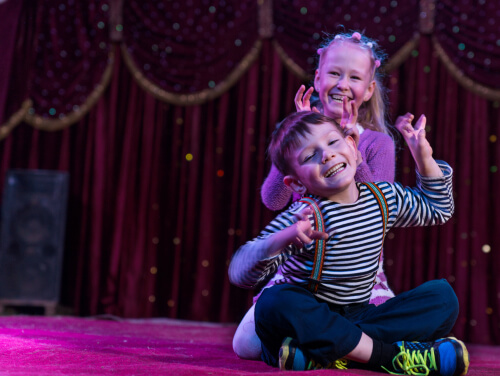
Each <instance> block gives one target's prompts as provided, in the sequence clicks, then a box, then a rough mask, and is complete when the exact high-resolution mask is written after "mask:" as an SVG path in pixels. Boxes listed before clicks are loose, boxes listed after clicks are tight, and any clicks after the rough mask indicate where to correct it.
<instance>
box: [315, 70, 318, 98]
mask: <svg viewBox="0 0 500 376" xmlns="http://www.w3.org/2000/svg"><path fill="white" fill-rule="evenodd" d="M314 90H316V91H317V92H318V93H319V69H316V72H315V73H314Z"/></svg>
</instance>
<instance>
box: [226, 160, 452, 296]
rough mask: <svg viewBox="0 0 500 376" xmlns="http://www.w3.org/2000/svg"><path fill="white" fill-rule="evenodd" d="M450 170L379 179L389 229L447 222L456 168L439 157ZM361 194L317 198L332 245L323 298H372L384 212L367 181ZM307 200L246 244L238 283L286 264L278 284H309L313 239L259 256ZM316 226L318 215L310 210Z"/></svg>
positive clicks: (236, 260)
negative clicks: (342, 199)
mask: <svg viewBox="0 0 500 376" xmlns="http://www.w3.org/2000/svg"><path fill="white" fill-rule="evenodd" d="M438 164H439V166H440V168H441V170H442V171H443V174H444V176H443V177H441V178H428V177H422V176H420V175H419V174H418V172H417V187H415V188H409V187H403V186H402V185H401V184H400V183H394V184H391V183H387V182H377V183H375V184H377V186H378V187H379V188H380V189H381V190H382V192H383V193H384V196H385V199H386V201H387V204H388V210H389V218H388V223H387V228H386V232H387V231H389V230H390V229H391V228H392V227H410V226H431V225H437V224H443V223H445V222H446V221H447V220H448V219H449V218H450V217H451V215H452V214H453V211H454V203H453V195H452V169H451V167H450V166H449V165H448V164H446V163H445V162H438ZM356 184H357V187H358V190H359V197H358V200H357V201H356V202H355V203H352V204H339V203H336V202H332V201H330V200H328V199H325V198H320V197H317V196H309V197H312V198H314V199H315V200H316V201H317V202H318V205H319V207H320V209H321V212H322V214H323V218H324V221H325V228H326V230H325V232H327V233H328V235H329V237H328V239H327V240H326V251H325V258H324V264H323V272H322V274H321V278H320V283H319V286H318V291H317V292H316V293H315V295H316V296H317V297H318V298H319V299H322V300H325V301H327V302H330V303H334V304H338V305H348V304H353V303H360V302H365V301H368V300H369V298H370V294H371V290H372V288H373V286H374V282H375V276H376V273H377V269H378V266H379V258H380V253H381V251H382V245H383V238H384V234H383V232H384V230H383V225H384V224H383V217H382V214H381V212H380V208H379V204H378V201H377V200H376V198H375V196H374V195H373V193H372V192H371V191H370V190H369V189H368V188H367V187H366V186H365V185H363V184H360V183H356ZM306 205H307V204H304V203H301V202H295V203H293V204H292V205H291V206H290V207H289V208H288V209H287V210H286V211H284V212H282V213H281V214H280V215H278V216H277V217H276V218H275V219H274V220H273V221H272V222H271V223H270V224H269V225H268V226H266V228H265V229H264V230H263V231H262V232H261V233H260V234H259V236H258V237H257V238H255V239H254V240H252V241H249V242H248V243H246V244H244V245H243V246H241V247H240V248H239V249H238V251H237V252H236V253H235V255H234V257H233V260H232V261H231V265H230V268H229V277H230V280H231V282H232V283H234V284H236V285H238V286H240V287H245V288H253V287H255V286H257V285H260V284H261V283H263V282H264V281H265V280H266V277H267V276H269V275H272V274H274V273H275V272H276V270H277V269H278V267H279V266H280V265H281V271H282V273H283V277H284V278H283V279H281V280H278V281H276V283H277V284H281V283H291V284H297V285H304V286H307V283H308V279H309V277H310V275H311V271H312V268H313V263H314V246H315V244H314V242H313V244H309V245H305V246H303V247H297V246H295V245H293V244H292V245H289V246H287V247H286V248H285V249H283V250H282V252H281V253H280V254H278V255H277V256H274V257H270V258H266V259H256V257H255V255H258V254H263V253H262V252H260V251H261V247H262V246H264V244H265V242H262V240H263V239H266V238H267V237H269V236H270V235H272V234H273V233H276V232H278V231H281V230H283V229H284V228H286V227H288V226H290V225H292V224H293V223H294V222H296V220H295V219H294V213H297V212H298V211H301V210H302V209H304V208H305V206H306ZM310 220H311V223H312V225H313V227H314V219H313V217H312V216H310Z"/></svg>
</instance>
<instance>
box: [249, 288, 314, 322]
mask: <svg viewBox="0 0 500 376" xmlns="http://www.w3.org/2000/svg"><path fill="white" fill-rule="evenodd" d="M308 295H311V293H310V292H309V291H307V290H306V289H304V288H302V287H299V286H293V285H289V284H282V285H274V286H273V287H270V288H268V289H266V290H265V291H264V292H263V293H262V295H261V296H260V297H259V300H257V303H256V305H255V320H256V321H258V320H259V318H261V317H270V316H273V319H277V318H278V317H279V316H281V312H282V311H284V310H286V311H288V312H290V311H292V312H293V311H294V310H298V309H300V306H301V305H302V304H303V302H304V299H307V296H308ZM311 296H312V295H311ZM313 299H314V297H313Z"/></svg>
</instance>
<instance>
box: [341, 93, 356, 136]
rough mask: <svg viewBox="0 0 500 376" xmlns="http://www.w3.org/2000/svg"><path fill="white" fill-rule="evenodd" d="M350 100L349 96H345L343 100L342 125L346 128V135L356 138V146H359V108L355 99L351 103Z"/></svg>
mask: <svg viewBox="0 0 500 376" xmlns="http://www.w3.org/2000/svg"><path fill="white" fill-rule="evenodd" d="M348 102H349V99H348V98H347V97H344V99H343V100H342V119H341V120H340V127H341V128H342V129H343V130H344V134H345V135H346V136H351V137H352V138H353V139H354V142H355V143H356V146H358V144H359V130H358V126H357V123H358V109H357V108H356V105H355V104H354V101H351V104H350V105H349V103H348ZM349 107H350V108H349Z"/></svg>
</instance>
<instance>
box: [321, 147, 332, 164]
mask: <svg viewBox="0 0 500 376" xmlns="http://www.w3.org/2000/svg"><path fill="white" fill-rule="evenodd" d="M334 156H335V153H334V152H333V151H328V150H325V151H324V152H323V158H322V160H321V163H323V164H325V163H326V162H328V161H329V160H330V159H331V158H333V157H334Z"/></svg>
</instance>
